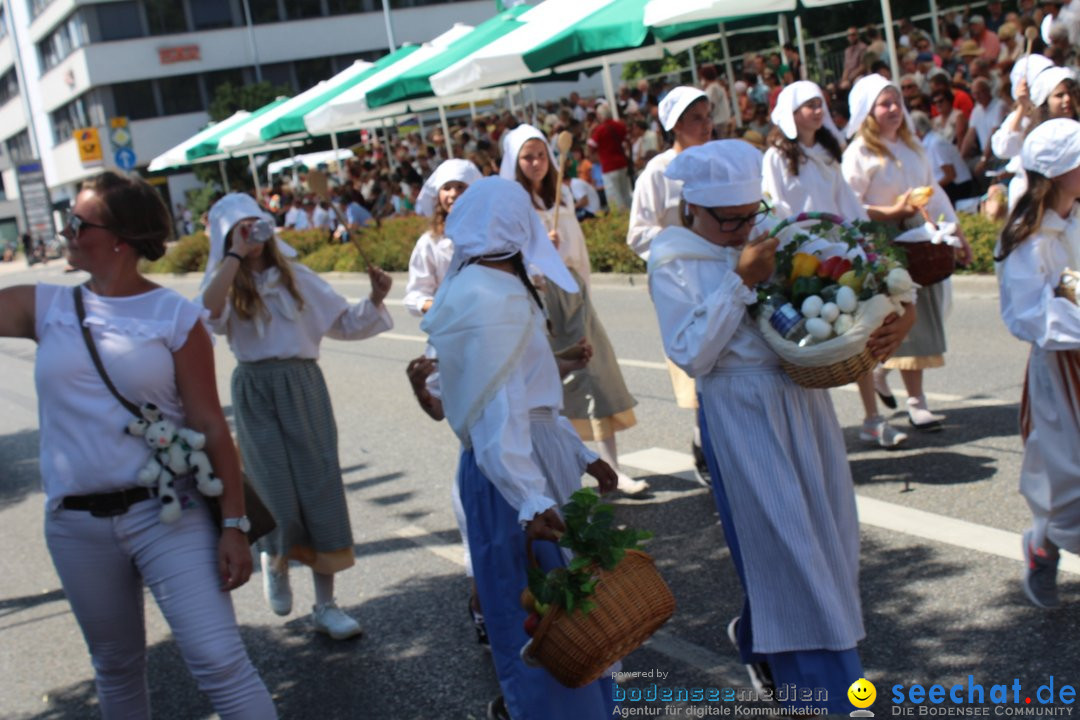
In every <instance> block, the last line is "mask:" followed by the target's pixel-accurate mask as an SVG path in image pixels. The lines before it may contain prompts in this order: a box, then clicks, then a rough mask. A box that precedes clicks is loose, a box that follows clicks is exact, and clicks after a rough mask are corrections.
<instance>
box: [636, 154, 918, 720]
mask: <svg viewBox="0 0 1080 720" xmlns="http://www.w3.org/2000/svg"><path fill="white" fill-rule="evenodd" d="M761 162H762V156H761V153H760V152H759V151H758V150H757V149H756V148H754V147H752V146H751V145H749V144H748V143H745V142H743V141H741V140H717V141H714V142H711V143H707V144H705V145H702V146H699V147H695V148H690V149H689V150H687V151H686V152H684V153H682V154H681V155H679V157H677V158H676V159H675V160H674V161H673V162H672V163H671V165H670V166H668V169H667V175H668V177H669V178H671V179H673V180H678V181H680V182H681V183H682V197H683V206H682V207H683V210H682V226H681V227H679V226H672V227H669V228H667V229H665V230H664V231H663V232H661V233H660V234H659V235H658V236H657V237H656V238H655V239H654V240H653V245H652V252H651V253H650V255H649V291H650V293H651V295H652V299H653V303H654V304H655V306H656V313H657V316H658V318H659V321H660V334H661V336H662V337H663V340H664V349H665V351H666V352H667V355H668V357H670V358H671V359H672V360H673V361H675V363H676V364H678V365H679V367H681V368H682V369H684V370H685V371H686V372H687V373H689V374H690V376H691V377H694V378H696V379H697V382H698V390H699V392H700V395H701V402H702V411H703V417H704V419H705V425H704V427H702V432H703V433H704V434H705V440H706V442H705V452H706V456H707V458H708V462H709V464H710V467H711V468H712V470H713V473H712V475H713V490H714V492H715V494H716V497H717V504H718V505H719V507H720V516H721V522H722V526H723V530H724V535H725V537H726V538H727V542H728V546H729V549H730V550H731V557H732V560H733V562H734V563H735V568H736V570H737V572H738V574H739V578H740V580H741V582H742V585H743V589H744V590H745V593H746V600H745V602H744V606H743V612H742V614H741V615H740V616H738V617H736V618H735V619H733V620H732V621H731V623H730V624H729V626H728V636H729V638H730V639H731V641H732V643H733V644H734V645H735V646H736V648H737V649H738V651H739V654H740V657H741V659H742V662H744V663H745V664H746V665H747V669H748V671H749V673H750V678H751V682H752V683H753V684H754V687H755V688H756V689H757V690H758V691H765V690H775V689H776V688H781V687H784V686H785V685H786V684H788V683H794V684H796V685H797V686H799V687H821V688H826V689H827V690H828V700H827V701H826V702H823V703H812V704H808V705H802V704H799V703H796V705H795V707H793V708H790V709H791V710H793V711H795V712H799V711H803V710H811V709H812V710H815V711H821V710H826V711H828V712H830V713H847V712H850V710H851V707H850V704H849V703H848V702H847V688H848V686H850V685H851V682H852V680H851V678H859V677H862V665H861V663H860V660H859V655H858V651H857V650H856V645H857V643H858V642H859V640H861V639H862V638H863V636H864V632H863V624H862V611H861V608H860V604H859V586H858V575H859V528H858V519H857V517H856V511H855V494H854V489H853V486H852V480H851V471H850V469H849V467H848V463H847V453H846V450H845V448H844V438H843V434H842V432H841V430H840V425H839V423H838V422H837V420H836V414H835V412H834V411H833V406H832V401H831V399H830V397H829V393H828V391H826V390H809V389H806V388H803V387H801V386H799V385H797V384H795V383H794V382H793V381H792V380H791V379H790V378H788V377H787V375H786V374H785V373H784V371H783V369H782V368H781V366H780V359H779V358H778V357H777V355H776V354H775V353H774V352H773V351H772V349H771V348H770V347H769V345H768V344H767V343H766V341H765V339H764V338H763V337H762V335H761V333H760V331H759V330H758V328H757V324H756V323H755V322H753V320H752V318H751V316H750V307H751V306H752V305H753V304H754V303H755V302H757V293H756V292H755V290H754V288H755V287H756V286H757V285H758V284H759V283H761V282H764V281H766V280H768V279H769V278H770V277H772V275H773V272H774V269H775V253H776V248H777V246H778V240H777V239H776V238H767V236H766V235H767V233H766V227H767V226H768V224H769V222H770V221H769V219H768V217H767V215H768V211H769V209H768V207H767V206H764V205H762V203H761V199H762V196H761V180H762V178H761ZM894 326H895V324H894V325H893V326H886V328H884V329H882V330H879V331H878V332H876V333H875V334H874V336H872V337H871V339H870V347H871V348H872V351H874V352H875V353H888V352H889V351H890V350H891V349H892V348H894V347H895V346H896V345H898V344H899V341H900V340H899V338H898V337H897V334H896V333H895V332H894V331H893V330H892V329H891V328H892V327H894Z"/></svg>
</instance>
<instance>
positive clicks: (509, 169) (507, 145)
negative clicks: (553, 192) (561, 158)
mask: <svg viewBox="0 0 1080 720" xmlns="http://www.w3.org/2000/svg"><path fill="white" fill-rule="evenodd" d="M530 140H542V141H543V142H544V145H545V146H546V147H547V151H548V159H550V160H551V164H552V165H553V166H555V165H556V162H557V161H556V160H555V153H554V152H552V150H551V143H549V142H548V139H547V136H546V135H544V133H542V132H540V130H538V129H537V128H535V127H533V126H532V125H518V126H517V127H516V128H514V129H513V130H511V131H510V132H508V133H506V137H504V138H503V142H502V146H503V157H502V164H501V165H499V177H502V178H506V179H507V180H515V179H516V178H517V175H516V174H515V173H516V172H517V161H518V155H520V154H521V148H522V146H523V145H524V144H525V143H527V142H529V141H530ZM451 237H453V236H451Z"/></svg>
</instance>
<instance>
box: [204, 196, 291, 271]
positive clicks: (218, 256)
mask: <svg viewBox="0 0 1080 720" xmlns="http://www.w3.org/2000/svg"><path fill="white" fill-rule="evenodd" d="M245 218H261V219H263V220H266V221H267V222H268V223H270V224H271V225H273V224H274V216H273V215H271V214H270V213H268V212H266V211H265V210H263V209H262V208H261V207H259V203H257V202H255V198H253V197H251V196H250V195H247V194H245V193H238V192H234V193H229V194H228V195H226V196H225V197H223V198H221V199H220V200H218V201H217V202H216V203H214V205H213V207H211V208H210V212H209V213H208V216H207V225H208V230H209V232H210V253H209V255H207V258H206V271H205V273H204V275H203V282H202V284H203V286H205V285H206V284H207V283H208V282H209V281H210V278H212V277H213V276H214V268H216V267H217V265H218V263H220V262H221V261H222V259H223V258H224V257H225V238H226V237H228V235H229V231H231V230H232V229H233V227H235V226H236V223H238V222H240V221H241V220H244V219H245ZM274 240H275V242H277V246H278V251H279V252H280V253H281V254H282V255H284V256H285V257H290V258H291V257H296V250H294V249H293V248H292V246H290V245H289V244H288V243H286V242H285V241H284V240H282V239H281V238H279V237H278V236H277V235H276V234H275V235H274Z"/></svg>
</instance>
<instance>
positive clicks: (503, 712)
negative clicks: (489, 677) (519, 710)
mask: <svg viewBox="0 0 1080 720" xmlns="http://www.w3.org/2000/svg"><path fill="white" fill-rule="evenodd" d="M487 716H488V720H510V711H509V710H507V709H506V701H505V700H503V696H502V695H500V696H499V697H497V698H495V699H494V700H492V701H491V702H489V703H488V706H487Z"/></svg>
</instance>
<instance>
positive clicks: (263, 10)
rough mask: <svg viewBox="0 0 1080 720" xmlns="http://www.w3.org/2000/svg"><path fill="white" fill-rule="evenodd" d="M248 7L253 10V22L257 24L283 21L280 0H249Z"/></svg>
mask: <svg viewBox="0 0 1080 720" xmlns="http://www.w3.org/2000/svg"><path fill="white" fill-rule="evenodd" d="M248 8H249V9H250V10H251V22H252V23H254V24H256V25H258V24H260V23H271V22H280V21H281V8H280V7H278V0H248Z"/></svg>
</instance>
